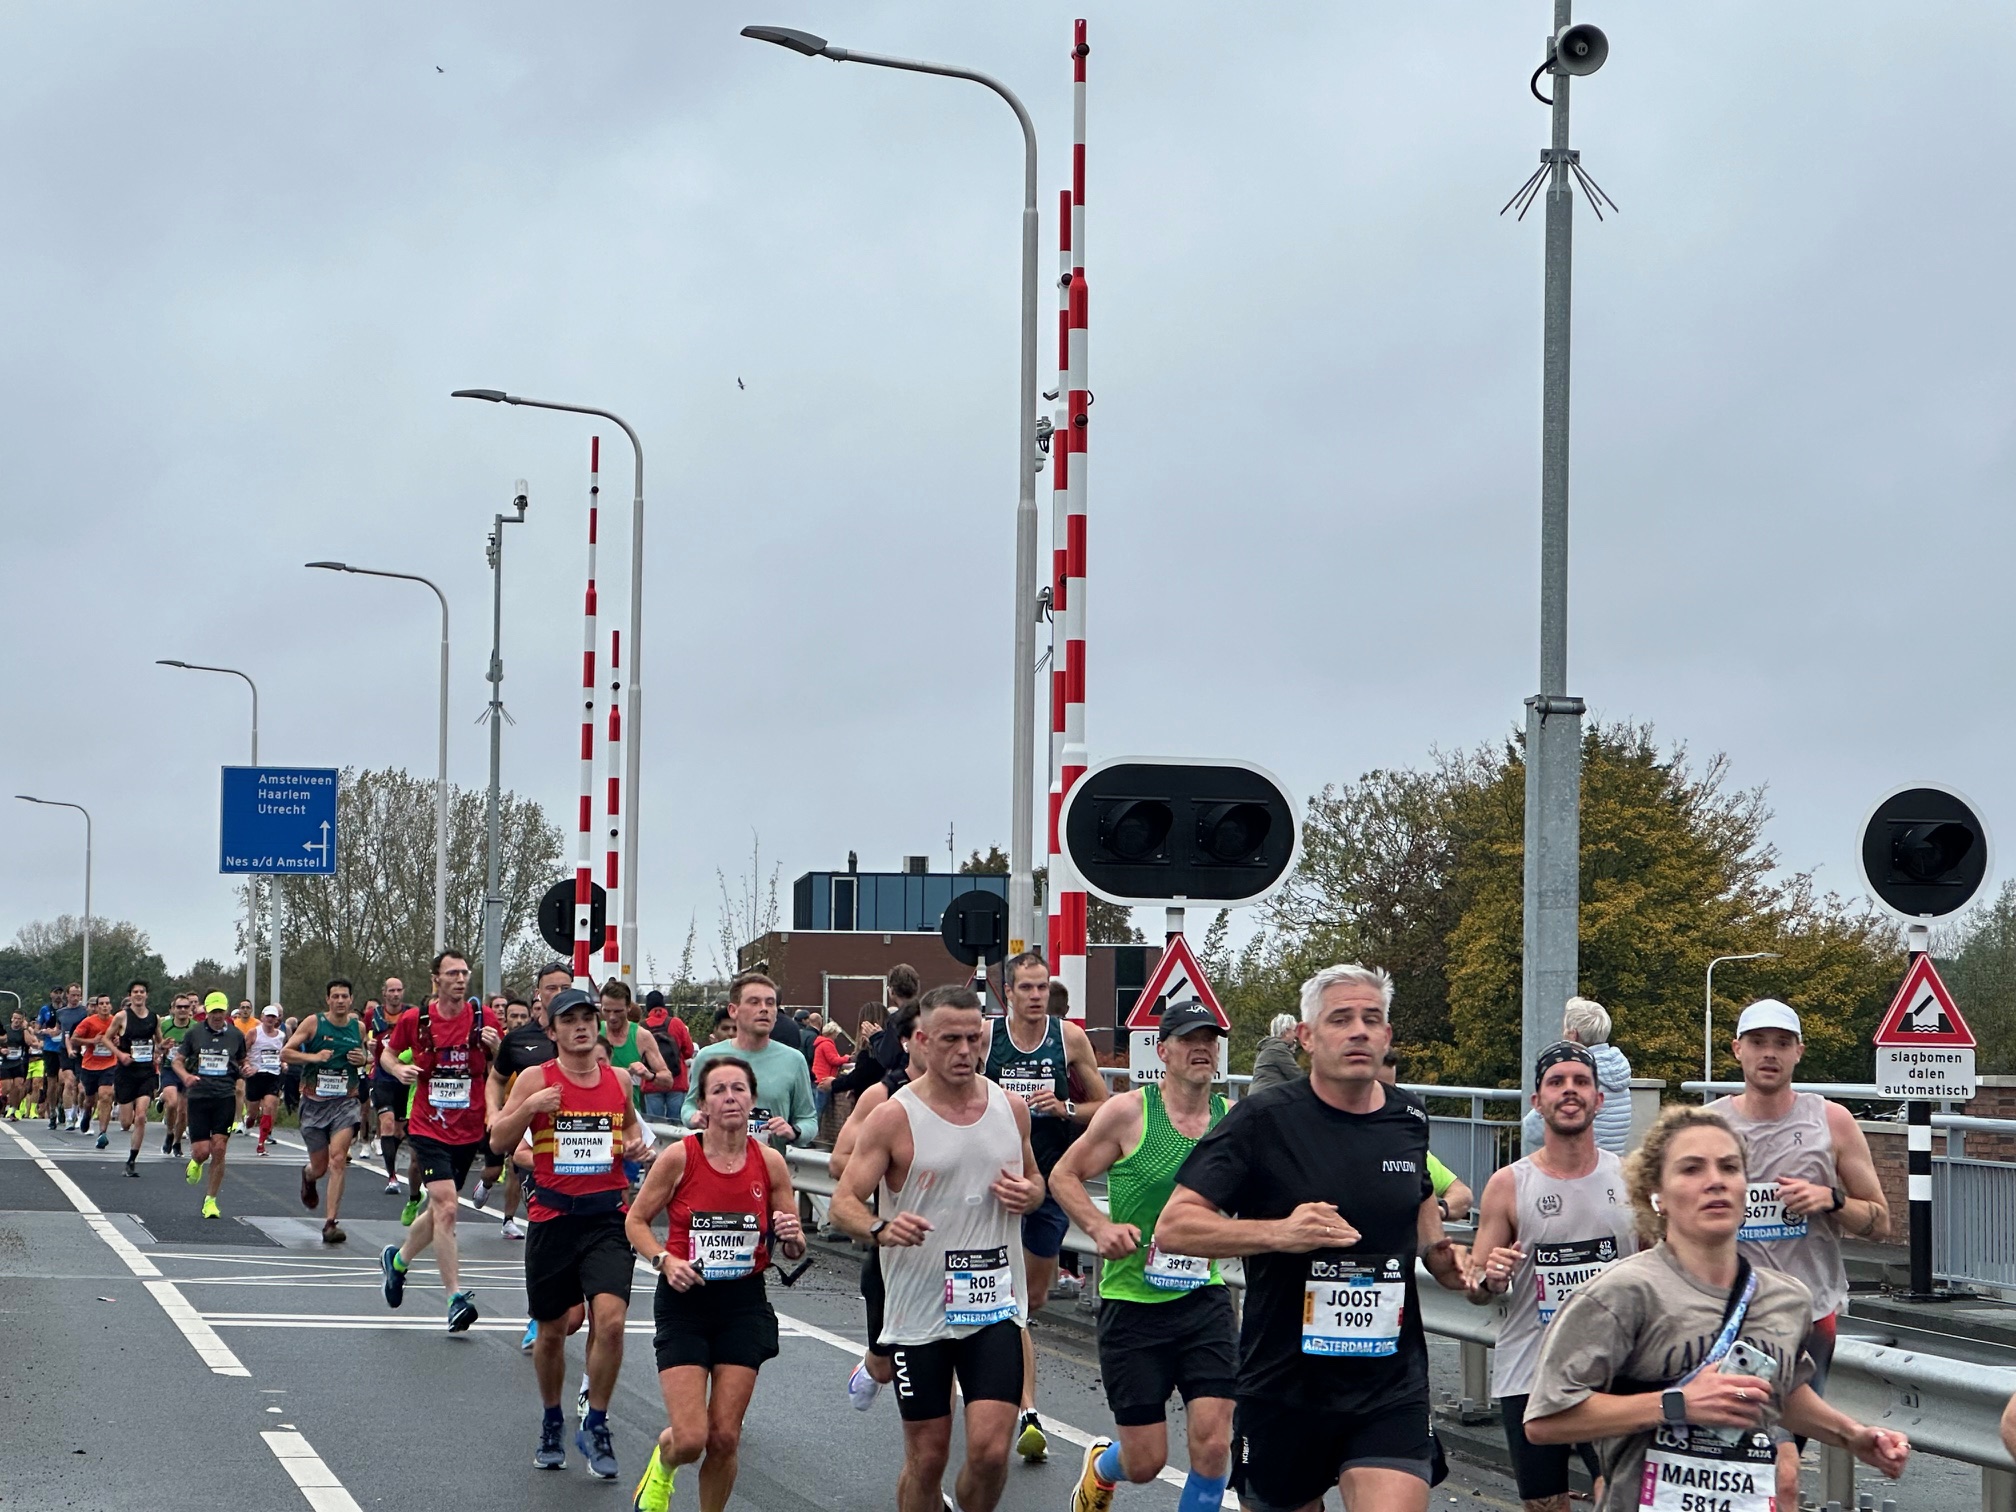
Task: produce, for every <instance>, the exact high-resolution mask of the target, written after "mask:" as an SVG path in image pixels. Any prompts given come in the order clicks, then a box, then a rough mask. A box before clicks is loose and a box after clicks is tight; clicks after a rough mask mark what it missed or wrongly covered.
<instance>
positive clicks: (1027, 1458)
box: [1015, 1407, 1050, 1465]
mask: <svg viewBox="0 0 2016 1512" xmlns="http://www.w3.org/2000/svg"><path fill="white" fill-rule="evenodd" d="M1016 1427H1017V1432H1016V1434H1015V1452H1016V1453H1017V1454H1019V1455H1021V1456H1022V1460H1023V1462H1024V1463H1025V1464H1030V1465H1040V1464H1042V1463H1043V1462H1044V1461H1045V1460H1047V1459H1048V1458H1050V1440H1049V1439H1047V1438H1045V1437H1044V1436H1043V1421H1042V1419H1041V1418H1039V1417H1037V1416H1036V1409H1035V1408H1033V1407H1031V1408H1029V1409H1028V1410H1027V1411H1026V1412H1024V1413H1023V1414H1022V1417H1021V1420H1020V1421H1019V1422H1018V1423H1017V1425H1016Z"/></svg>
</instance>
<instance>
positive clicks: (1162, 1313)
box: [1099, 1286, 1239, 1428]
mask: <svg viewBox="0 0 2016 1512" xmlns="http://www.w3.org/2000/svg"><path fill="white" fill-rule="evenodd" d="M1099 1374H1100V1376H1101V1378H1102V1379H1103V1380H1104V1382H1105V1385H1106V1403H1107V1405H1108V1406H1109V1407H1111V1408H1112V1409H1113V1421H1114V1422H1115V1423H1118V1424H1119V1425H1120V1426H1121V1427H1122V1428H1140V1427H1145V1426H1146V1425H1147V1424H1149V1423H1159V1422H1161V1421H1163V1419H1164V1417H1165V1415H1166V1413H1167V1410H1168V1402H1169V1394H1170V1393H1171V1392H1174V1391H1180V1392H1182V1393H1183V1400H1184V1401H1186V1402H1188V1401H1190V1400H1192V1399H1193V1398H1195V1397H1200V1396H1201V1397H1223V1398H1225V1399H1226V1400H1227V1401H1230V1400H1231V1399H1232V1398H1233V1397H1234V1396H1235V1395H1236V1391H1235V1387H1236V1386H1237V1383H1238V1380H1239V1324H1238V1322H1237V1320H1235V1319H1234V1317H1233V1316H1232V1295H1231V1291H1230V1289H1229V1288H1227V1287H1223V1286H1200V1287H1198V1288H1197V1289H1196V1290H1195V1291H1192V1292H1189V1293H1187V1294H1185V1295H1183V1296H1181V1297H1172V1298H1171V1299H1170V1300H1169V1301H1167V1302H1123V1301H1121V1300H1119V1299H1118V1298H1108V1299H1107V1300H1106V1301H1104V1302H1101V1303H1100V1304H1099Z"/></svg>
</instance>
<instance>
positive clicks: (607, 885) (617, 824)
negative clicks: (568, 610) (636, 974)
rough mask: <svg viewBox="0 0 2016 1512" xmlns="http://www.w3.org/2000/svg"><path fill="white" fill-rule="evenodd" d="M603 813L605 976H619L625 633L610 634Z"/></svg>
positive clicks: (603, 955)
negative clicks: (606, 832) (605, 840)
mask: <svg viewBox="0 0 2016 1512" xmlns="http://www.w3.org/2000/svg"><path fill="white" fill-rule="evenodd" d="M603 812H604V813H605V814H606V815H607V818H608V825H609V835H608V849H607V850H606V851H605V852H604V853H603V867H604V873H603V877H602V888H603V891H604V892H605V893H607V894H608V897H607V899H606V900H605V903H604V907H605V909H606V910H607V913H606V915H605V918H606V921H607V922H606V923H605V925H604V934H603V940H602V961H603V964H604V965H605V966H608V967H609V968H611V969H610V970H608V971H606V972H605V973H604V976H605V977H612V976H617V975H619V972H618V971H617V970H616V969H615V968H616V967H618V966H619V965H620V964H621V956H622V949H621V940H620V938H619V937H620V935H621V933H622V931H621V930H620V929H618V927H617V923H616V921H617V920H618V919H619V918H620V917H621V915H620V914H618V913H617V911H616V891H617V888H616V883H617V868H616V857H617V855H618V854H619V853H620V851H621V849H622V838H623V632H622V631H621V630H611V631H610V632H609V790H608V794H607V797H606V799H605V802H604V806H603Z"/></svg>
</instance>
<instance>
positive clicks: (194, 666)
mask: <svg viewBox="0 0 2016 1512" xmlns="http://www.w3.org/2000/svg"><path fill="white" fill-rule="evenodd" d="M154 665H155V666H157V667H176V668H179V669H180V670H181V671H184V672H222V673H223V674H224V675H225V676H227V677H242V678H244V679H245V686H246V687H248V688H250V689H251V690H252V765H254V766H255V767H256V766H257V765H259V684H257V683H255V682H254V681H252V675H251V674H250V673H249V672H240V671H239V670H238V669H237V668H236V667H206V666H204V665H203V664H202V663H201V662H186V661H169V660H162V659H157V660H156V661H155V663H154ZM271 885H272V887H273V918H272V920H271V921H270V924H269V928H270V931H271V933H272V936H273V999H272V1000H273V1001H274V1002H276V1003H277V1002H279V1001H280V891H279V884H278V883H277V882H275V883H273V884H271ZM245 1001H246V1002H248V1003H250V1004H252V1006H253V1007H254V1008H257V1007H258V1006H259V879H258V878H257V877H247V878H246V879H245Z"/></svg>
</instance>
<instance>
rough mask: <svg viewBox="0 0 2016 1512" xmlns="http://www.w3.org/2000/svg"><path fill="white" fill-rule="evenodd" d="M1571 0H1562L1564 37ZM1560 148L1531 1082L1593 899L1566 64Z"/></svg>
mask: <svg viewBox="0 0 2016 1512" xmlns="http://www.w3.org/2000/svg"><path fill="white" fill-rule="evenodd" d="M1569 6H1570V0H1554V30H1553V32H1552V33H1551V34H1550V35H1549V37H1548V39H1547V51H1548V54H1549V56H1551V55H1552V53H1553V49H1554V37H1556V36H1558V35H1559V34H1560V32H1561V30H1562V29H1563V28H1564V27H1566V26H1567V25H1568V23H1569ZM1551 83H1552V85H1553V89H1554V103H1553V115H1554V130H1553V138H1552V142H1551V145H1550V148H1549V152H1548V163H1549V165H1550V171H1549V173H1548V183H1547V191H1546V192H1547V252H1546V295H1545V315H1544V323H1543V334H1542V345H1543V354H1542V358H1541V420H1540V691H1539V693H1538V694H1536V695H1535V696H1534V697H1532V698H1529V699H1527V700H1526V856H1525V958H1524V981H1523V983H1522V991H1521V1014H1520V1055H1519V1076H1520V1084H1521V1086H1522V1087H1523V1089H1524V1090H1525V1092H1526V1093H1527V1095H1528V1097H1529V1099H1530V1097H1531V1095H1532V1092H1533V1063H1534V1061H1535V1060H1536V1059H1537V1058H1538V1057H1539V1054H1540V1052H1541V1050H1543V1049H1544V1048H1546V1046H1547V1044H1548V1043H1549V1042H1550V1041H1551V1040H1553V1039H1555V1038H1557V1037H1558V1036H1559V1034H1560V1029H1561V1012H1562V1009H1563V1008H1564V1007H1565V1006H1566V1005H1567V1002H1568V999H1569V998H1571V997H1573V996H1575V994H1576V990H1577V975H1578V960H1577V956H1578V951H1579V923H1580V920H1579V909H1580V905H1581V828H1582V803H1581V799H1582V714H1583V704H1582V700H1581V699H1579V698H1573V697H1570V696H1569V693H1568V392H1569V389H1568V356H1569V326H1570V320H1569V317H1570V300H1571V286H1572V275H1573V264H1574V230H1575V224H1574V217H1575V201H1574V191H1575V180H1574V178H1573V176H1572V175H1571V173H1570V172H1569V166H1568V165H1569V157H1568V97H1569V83H1570V81H1569V78H1568V76H1567V75H1566V74H1555V75H1553V76H1552V79H1551Z"/></svg>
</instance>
